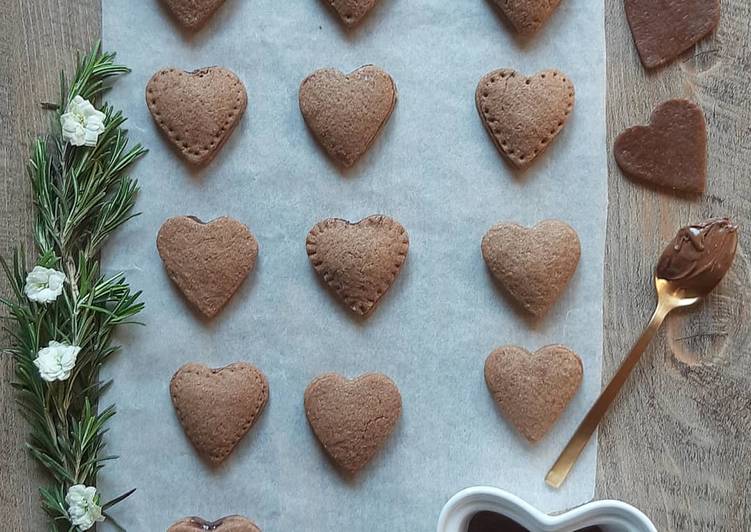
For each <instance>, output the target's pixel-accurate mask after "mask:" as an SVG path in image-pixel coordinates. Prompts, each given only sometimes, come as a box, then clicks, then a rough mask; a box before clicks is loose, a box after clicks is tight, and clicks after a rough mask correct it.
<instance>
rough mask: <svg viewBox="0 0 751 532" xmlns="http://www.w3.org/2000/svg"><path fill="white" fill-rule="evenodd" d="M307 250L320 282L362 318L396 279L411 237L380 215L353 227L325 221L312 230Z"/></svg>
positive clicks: (349, 224)
mask: <svg viewBox="0 0 751 532" xmlns="http://www.w3.org/2000/svg"><path fill="white" fill-rule="evenodd" d="M306 249H307V251H308V257H309V258H310V262H311V263H312V264H313V267H314V268H315V270H316V272H318V274H319V275H320V276H321V277H322V278H323V280H324V281H326V283H328V285H329V286H330V287H331V288H332V289H334V291H335V292H336V293H337V294H338V295H339V297H340V298H342V300H343V301H344V303H345V304H346V305H347V307H348V308H350V309H351V310H352V311H353V312H356V313H357V314H359V315H361V316H365V315H367V314H369V313H370V311H371V310H373V308H374V307H375V305H376V303H378V301H379V300H380V299H381V297H383V295H384V294H385V293H386V291H387V290H388V289H389V288H390V287H391V285H392V284H393V282H394V279H396V276H397V275H398V274H399V270H400V269H401V267H402V264H404V261H405V259H406V258H407V251H408V250H409V236H408V235H407V231H406V230H405V229H404V227H402V226H401V224H399V222H397V221H396V220H394V219H393V218H389V217H388V216H383V215H380V214H378V215H373V216H368V217H367V218H365V219H363V220H360V221H359V222H357V223H351V222H348V221H347V220H341V219H339V218H328V219H326V220H323V221H322V222H319V223H318V224H316V225H315V226H314V227H313V229H311V230H310V232H309V233H308V238H307V241H306Z"/></svg>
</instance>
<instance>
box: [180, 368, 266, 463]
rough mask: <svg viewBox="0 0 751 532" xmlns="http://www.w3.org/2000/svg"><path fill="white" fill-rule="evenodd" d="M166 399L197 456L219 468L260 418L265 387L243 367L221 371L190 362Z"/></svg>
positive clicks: (255, 373) (262, 380)
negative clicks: (171, 405)
mask: <svg viewBox="0 0 751 532" xmlns="http://www.w3.org/2000/svg"><path fill="white" fill-rule="evenodd" d="M170 395H171V396H172V404H173V405H174V406H175V411H176V412H177V417H178V419H179V420H180V424H181V425H182V426H183V429H184V430H185V434H186V435H187V436H188V439H189V440H190V441H191V442H192V443H193V446H194V447H195V448H196V450H197V451H198V452H199V453H200V454H201V456H203V457H205V458H206V459H207V460H209V461H210V462H212V463H213V464H219V463H221V462H222V461H224V459H225V458H227V456H229V454H230V453H231V452H232V451H233V449H234V448H235V446H236V445H237V444H238V442H239V441H240V440H241V439H242V438H243V436H245V434H246V433H247V432H248V431H249V430H250V428H251V427H252V426H253V424H254V423H255V422H256V420H257V419H258V417H259V416H260V415H261V412H262V411H263V408H264V407H265V406H266V401H267V400H268V398H269V385H268V382H267V381H266V377H265V376H264V374H263V373H261V372H260V371H259V370H258V369H256V368H255V367H253V366H251V365H250V364H246V363H244V362H235V363H234V364H230V365H229V366H225V367H223V368H220V369H211V368H207V367H206V366H204V365H202V364H193V363H191V364H186V365H184V366H183V367H181V368H180V369H179V370H177V373H175V374H174V375H173V376H172V381H171V382H170Z"/></svg>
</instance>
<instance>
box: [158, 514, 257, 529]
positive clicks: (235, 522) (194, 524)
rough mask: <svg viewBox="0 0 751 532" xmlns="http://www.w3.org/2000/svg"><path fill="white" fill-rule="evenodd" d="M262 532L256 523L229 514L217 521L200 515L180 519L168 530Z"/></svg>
mask: <svg viewBox="0 0 751 532" xmlns="http://www.w3.org/2000/svg"><path fill="white" fill-rule="evenodd" d="M205 531H213V532H261V529H260V528H258V526H256V524H255V523H253V522H252V521H249V520H248V519H246V518H244V517H242V516H239V515H228V516H227V517H222V518H221V519H217V520H216V521H206V520H205V519H202V518H200V517H186V518H185V519H180V520H179V521H178V522H177V523H175V524H173V525H172V526H171V527H169V528H168V529H167V532H205Z"/></svg>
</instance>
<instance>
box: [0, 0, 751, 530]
mask: <svg viewBox="0 0 751 532" xmlns="http://www.w3.org/2000/svg"><path fill="white" fill-rule="evenodd" d="M311 1H312V0H311ZM477 1H481V0H477ZM588 1H589V0H588ZM591 1H598V0H591ZM0 4H2V5H1V6H0V15H2V16H0V75H1V77H0V209H1V210H0V212H1V213H2V215H0V253H2V254H3V255H4V256H6V257H7V256H8V254H9V253H10V250H11V248H12V247H13V246H14V245H15V244H16V243H17V242H26V243H27V245H28V246H30V245H31V238H30V237H31V230H32V224H31V220H32V216H31V210H30V209H31V195H30V189H29V185H28V183H27V179H26V176H25V173H24V165H25V161H26V159H27V156H28V153H29V150H28V147H29V141H30V140H31V138H32V136H33V135H34V134H36V133H39V132H42V131H45V130H46V128H47V126H48V120H49V115H45V113H44V112H43V111H42V110H41V109H40V107H39V102H43V101H49V100H50V99H54V97H55V95H56V94H57V90H58V68H59V67H60V66H61V65H65V66H66V67H67V69H68V71H70V69H71V66H72V58H73V53H74V51H75V50H87V49H88V48H89V46H90V45H91V43H92V42H93V41H94V40H95V39H96V38H98V36H99V33H100V28H101V21H100V19H101V17H100V9H101V4H100V0H2V2H0ZM605 7H606V17H605V23H606V27H607V55H608V103H607V121H608V144H609V145H612V142H613V139H614V138H615V136H616V135H617V134H618V133H619V132H620V131H622V130H623V129H624V128H626V127H628V126H631V125H634V124H637V123H644V122H646V121H647V120H648V117H649V114H650V112H651V110H652V109H653V107H654V106H655V105H656V104H658V103H660V102H661V101H664V100H666V99H669V98H675V97H681V98H689V99H691V100H694V101H696V102H698V103H699V104H700V105H701V106H702V108H703V109H704V112H705V114H706V118H707V126H708V131H709V185H708V191H707V193H706V194H705V195H704V196H703V197H702V198H701V199H699V200H690V199H681V198H676V197H674V196H670V195H666V194H663V193H660V192H657V191H655V190H651V189H648V188H644V187H642V186H638V185H635V184H633V183H632V182H630V181H628V180H626V179H624V178H623V177H622V176H621V174H620V172H619V170H618V168H617V166H616V164H615V161H614V159H613V158H612V155H611V156H610V159H609V175H608V183H609V198H610V204H609V208H608V240H607V251H606V261H605V262H606V266H605V269H606V271H605V283H606V284H605V301H604V305H605V349H604V362H603V363H604V367H603V378H604V379H607V378H609V377H610V375H612V373H613V372H614V371H615V369H616V368H617V366H618V363H619V361H620V360H621V358H622V357H623V356H624V354H625V353H626V352H627V350H628V349H629V347H630V346H631V343H632V342H633V341H634V340H635V338H636V336H637V335H638V332H639V331H640V330H641V328H642V327H643V326H644V324H645V323H646V321H647V319H648V317H649V314H650V313H651V311H652V307H653V304H654V291H653V287H652V285H651V281H650V276H651V274H652V271H653V268H654V263H655V260H656V257H658V255H659V253H660V252H661V250H662V249H663V247H664V245H665V244H666V243H667V242H668V240H669V239H670V238H671V237H672V236H673V235H674V233H675V231H676V230H677V229H678V228H679V227H680V226H683V225H686V224H687V223H690V222H693V221H698V220H701V219H704V218H708V217H712V216H720V215H728V216H730V217H732V218H733V219H734V220H735V221H736V222H738V223H739V224H740V226H741V232H742V233H741V243H740V248H739V254H738V257H737V258H736V261H735V265H734V268H733V270H732V271H731V273H730V274H729V277H728V278H727V279H726V280H725V281H724V282H723V284H722V285H721V286H720V287H719V289H718V290H716V291H715V293H714V294H713V295H712V296H711V297H710V298H709V299H708V301H707V302H706V303H704V304H702V305H701V306H699V307H697V308H693V309H688V310H686V311H683V312H681V313H679V314H676V315H673V316H670V317H669V318H668V320H667V323H666V326H664V328H663V331H662V332H661V333H660V334H659V336H658V338H657V339H656V340H655V341H654V342H653V344H652V346H651V348H650V349H649V350H648V351H647V353H646V354H645V357H644V358H643V360H642V362H641V364H640V365H639V367H638V368H637V369H636V371H635V373H634V375H633V376H632V378H631V380H630V382H629V383H628V384H627V386H626V389H625V390H624V393H623V395H622V397H621V399H620V400H619V401H618V402H617V404H616V405H615V407H614V408H613V410H612V411H611V413H610V414H609V416H608V418H607V420H606V421H605V423H604V425H603V426H602V428H601V430H600V446H599V466H598V475H597V498H598V499H603V498H614V499H621V500H624V501H627V502H629V503H632V504H634V505H635V506H637V507H639V508H640V509H642V510H643V511H644V512H645V513H646V514H647V515H648V516H649V517H650V518H651V519H652V520H654V522H655V524H656V525H657V529H658V530H660V531H661V532H663V531H664V532H666V531H673V530H675V531H692V532H693V531H708V532H710V531H711V532H718V531H729V532H742V531H749V530H751V495H749V494H750V493H751V332H750V331H751V320H750V319H749V313H750V312H751V309H749V306H748V303H749V299H750V298H751V289H750V287H751V279H750V276H751V273H750V272H749V262H748V256H747V253H746V250H747V249H748V247H749V243H750V242H751V239H750V237H749V233H750V232H751V219H750V217H751V178H750V176H749V175H748V174H749V166H750V165H751V2H749V1H748V0H722V21H721V23H720V27H719V30H718V31H717V33H716V34H715V35H714V36H713V37H711V38H709V39H707V40H705V41H703V42H702V43H700V44H699V45H698V47H697V48H696V49H695V50H692V51H690V52H688V53H686V54H685V55H684V57H683V58H682V59H681V60H679V61H676V62H675V63H674V64H672V65H670V66H668V67H666V68H664V69H662V70H659V71H657V72H653V73H646V72H645V70H644V69H643V68H642V66H641V64H640V62H639V59H638V57H637V54H636V50H635V48H634V46H633V42H632V40H631V34H630V32H629V29H628V25H627V23H626V19H625V15H624V11H623V0H605ZM605 177H606V176H603V179H605ZM0 291H2V293H7V292H6V291H7V284H6V283H5V280H4V279H2V280H0ZM4 340H7V339H4ZM11 374H12V362H11V360H10V359H9V357H3V358H2V360H1V361H0V419H2V423H3V426H2V429H1V430H0V449H1V451H0V508H2V509H3V514H4V515H3V517H2V525H0V528H2V529H3V530H7V531H12V532H16V531H18V532H24V531H33V532H36V531H39V530H45V529H46V527H45V525H44V518H43V516H42V515H41V512H40V510H39V509H38V508H39V504H38V503H39V497H38V493H37V488H38V486H39V485H40V483H41V482H42V480H43V479H42V476H41V474H40V472H39V471H38V470H37V468H36V466H35V465H34V463H33V462H32V461H31V459H30V458H29V457H28V455H27V454H26V453H25V451H24V450H23V442H24V438H25V434H26V432H27V427H26V424H25V422H24V421H23V420H22V419H21V418H20V417H19V415H18V413H17V410H16V408H15V404H14V400H13V393H12V390H11V389H10V386H8V382H9V380H10V378H11ZM426 530H427V528H426Z"/></svg>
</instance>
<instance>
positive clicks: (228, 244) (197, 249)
mask: <svg viewBox="0 0 751 532" xmlns="http://www.w3.org/2000/svg"><path fill="white" fill-rule="evenodd" d="M156 246H157V249H158V250H159V256H160V257H162V261H163V262H164V267H165V268H166V269H167V274H168V275H169V277H170V279H172V281H173V282H174V283H175V284H176V285H177V287H178V288H179V289H180V291H181V292H182V293H183V295H184V296H185V298H186V299H187V300H188V301H189V302H190V303H191V304H192V305H193V306H194V307H195V308H196V309H198V310H199V311H200V312H201V313H202V314H203V315H204V316H206V317H207V318H213V317H214V316H216V315H217V314H218V313H219V311H220V310H221V309H222V308H223V307H224V305H226V304H227V302H228V301H229V300H230V298H231V297H232V295H233V294H234V293H235V292H236V291H237V289H238V288H239V287H240V285H241V284H242V282H243V281H244V280H245V278H246V277H247V276H248V273H250V271H251V270H252V269H253V268H254V267H255V264H256V257H258V242H257V241H256V239H255V237H254V236H253V234H252V233H251V232H250V230H249V229H248V228H247V227H245V226H244V225H243V224H241V223H240V222H238V221H237V220H233V219H232V218H227V217H222V218H217V219H216V220H212V221H211V222H209V223H204V222H202V221H201V220H199V219H198V218H194V217H191V216H177V217H175V218H170V219H169V220H167V221H166V222H164V224H163V225H162V227H161V229H159V234H158V235H157V238H156Z"/></svg>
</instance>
